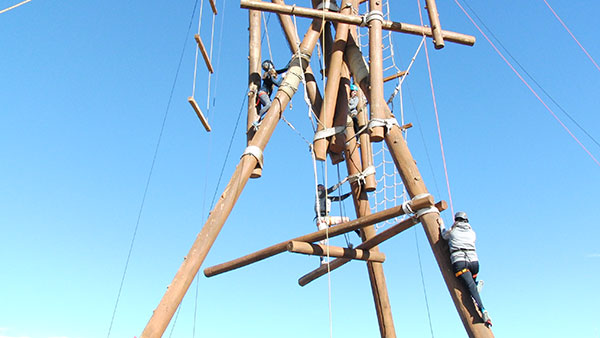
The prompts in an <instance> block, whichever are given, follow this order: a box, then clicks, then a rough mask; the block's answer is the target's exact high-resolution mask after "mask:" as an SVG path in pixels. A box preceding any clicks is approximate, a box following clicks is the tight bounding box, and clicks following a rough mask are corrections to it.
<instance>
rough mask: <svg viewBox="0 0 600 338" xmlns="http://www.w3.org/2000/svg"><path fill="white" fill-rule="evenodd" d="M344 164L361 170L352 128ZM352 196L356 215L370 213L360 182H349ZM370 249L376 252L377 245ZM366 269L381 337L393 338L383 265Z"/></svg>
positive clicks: (366, 233) (368, 230) (366, 235)
mask: <svg viewBox="0 0 600 338" xmlns="http://www.w3.org/2000/svg"><path fill="white" fill-rule="evenodd" d="M349 119H350V118H349ZM346 139H347V143H346V151H345V154H346V166H347V168H348V175H354V174H357V173H359V172H361V171H362V168H360V163H361V162H360V158H359V150H358V144H357V142H356V138H355V137H354V129H352V128H351V127H350V128H346ZM351 187H352V196H353V199H354V207H355V209H356V216H357V217H363V216H366V215H369V214H371V208H370V206H369V200H368V196H367V192H366V191H365V189H363V187H362V186H361V184H360V182H358V181H355V182H352V183H351ZM361 235H362V239H363V242H364V241H366V240H369V239H371V238H373V237H374V236H375V227H374V226H372V225H371V226H368V227H365V228H363V229H362V231H361ZM371 250H373V251H375V252H378V251H379V249H378V248H377V247H373V248H372V249H371ZM367 270H368V272H369V279H370V281H371V291H372V292H373V300H374V302H375V310H376V312H377V321H378V323H379V331H380V333H381V337H382V338H395V337H396V331H395V329H394V319H393V317H392V307H391V304H390V300H389V296H388V291H387V285H386V282H385V275H384V273H383V265H382V264H381V263H375V262H368V263H367Z"/></svg>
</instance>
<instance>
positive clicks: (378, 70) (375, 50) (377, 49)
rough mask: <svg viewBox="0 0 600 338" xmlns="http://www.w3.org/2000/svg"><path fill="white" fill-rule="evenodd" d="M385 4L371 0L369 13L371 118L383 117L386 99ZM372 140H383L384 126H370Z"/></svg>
mask: <svg viewBox="0 0 600 338" xmlns="http://www.w3.org/2000/svg"><path fill="white" fill-rule="evenodd" d="M382 8H383V5H382V4H381V1H380V0H374V1H373V0H372V1H369V9H370V13H369V14H367V19H366V20H367V25H369V71H370V77H369V81H370V82H369V84H370V88H369V89H370V95H371V101H370V103H371V120H373V119H383V117H384V112H383V109H384V106H385V105H386V104H385V99H384V98H383V50H382V39H383V38H382V35H381V26H382V24H383V12H382ZM369 133H370V134H371V142H381V141H383V133H384V130H383V126H374V127H370V128H369Z"/></svg>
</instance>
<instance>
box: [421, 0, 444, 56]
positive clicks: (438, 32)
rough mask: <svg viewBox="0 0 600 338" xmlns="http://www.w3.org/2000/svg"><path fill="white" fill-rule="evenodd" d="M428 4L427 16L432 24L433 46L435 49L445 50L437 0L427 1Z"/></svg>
mask: <svg viewBox="0 0 600 338" xmlns="http://www.w3.org/2000/svg"><path fill="white" fill-rule="evenodd" d="M425 3H426V4H427V14H428V15H429V23H430V24H431V33H432V35H433V44H434V46H435V49H442V48H444V36H443V35H442V25H441V24H440V15H439V13H438V10H437V5H436V4H435V0H425Z"/></svg>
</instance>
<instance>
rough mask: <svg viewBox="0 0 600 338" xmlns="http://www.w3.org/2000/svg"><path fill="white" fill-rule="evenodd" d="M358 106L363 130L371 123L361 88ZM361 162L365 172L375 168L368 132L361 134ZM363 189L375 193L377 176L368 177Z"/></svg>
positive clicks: (358, 118) (360, 126) (360, 125)
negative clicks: (369, 168)
mask: <svg viewBox="0 0 600 338" xmlns="http://www.w3.org/2000/svg"><path fill="white" fill-rule="evenodd" d="M357 95H358V106H357V107H356V109H357V111H358V114H357V115H356V117H357V121H358V128H359V129H362V128H363V127H365V126H366V125H367V123H369V121H368V119H367V103H366V102H365V98H364V94H363V92H362V90H361V89H360V88H358V94H357ZM360 162H361V164H362V168H363V171H364V170H366V169H367V168H368V167H372V166H373V146H372V144H371V136H370V135H369V133H367V132H363V133H362V134H360ZM363 188H364V189H365V190H366V191H367V192H370V191H375V190H376V189H377V180H376V179H375V174H371V175H368V176H367V177H366V179H365V184H364V185H363Z"/></svg>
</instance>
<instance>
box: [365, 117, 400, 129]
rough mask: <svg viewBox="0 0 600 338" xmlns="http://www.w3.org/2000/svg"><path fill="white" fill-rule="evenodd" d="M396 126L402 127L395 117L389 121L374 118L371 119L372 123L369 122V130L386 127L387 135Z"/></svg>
mask: <svg viewBox="0 0 600 338" xmlns="http://www.w3.org/2000/svg"><path fill="white" fill-rule="evenodd" d="M394 125H397V126H400V125H399V124H398V121H397V120H396V119H395V118H393V117H392V118H389V119H378V118H373V119H371V121H369V124H368V129H371V128H373V127H385V129H386V133H387V132H389V131H390V130H391V129H392V126H394Z"/></svg>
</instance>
